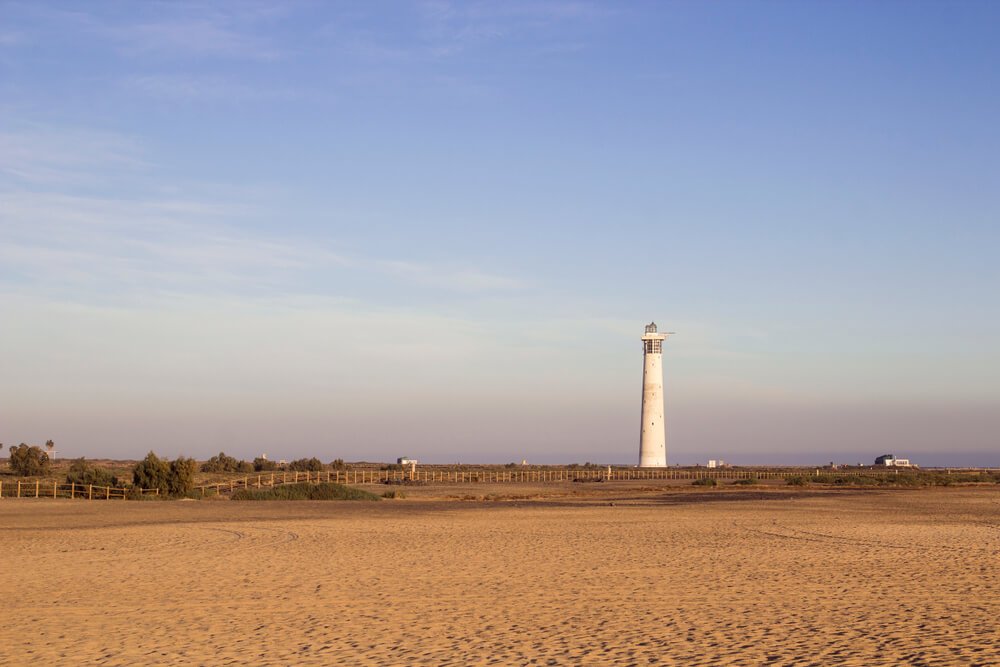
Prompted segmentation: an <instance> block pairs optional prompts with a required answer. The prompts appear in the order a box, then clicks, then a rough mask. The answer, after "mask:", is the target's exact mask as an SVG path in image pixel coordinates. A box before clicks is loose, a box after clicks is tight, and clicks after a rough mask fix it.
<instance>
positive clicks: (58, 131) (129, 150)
mask: <svg viewBox="0 0 1000 667" xmlns="http://www.w3.org/2000/svg"><path fill="white" fill-rule="evenodd" d="M147 166H148V163H147V162H146V161H145V160H144V159H143V158H141V157H140V147H139V143H138V142H137V141H136V140H134V139H132V138H130V137H127V136H124V135H121V134H117V133H112V132H102V131H96V130H78V129H66V128H57V127H43V126H39V125H28V126H26V127H22V129H20V130H17V131H6V132H0V174H2V175H3V176H5V177H7V178H13V179H17V180H19V181H24V182H30V183H35V184H39V183H45V184H71V183H83V182H92V181H93V180H94V179H95V178H97V175H96V173H95V172H96V170H98V169H100V170H107V169H113V170H137V169H144V168H146V167H147Z"/></svg>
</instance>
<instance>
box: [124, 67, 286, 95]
mask: <svg viewBox="0 0 1000 667" xmlns="http://www.w3.org/2000/svg"><path fill="white" fill-rule="evenodd" d="M122 85H123V86H124V87H125V88H126V89H128V90H130V91H132V92H138V93H141V94H143V95H147V96H149V97H153V98H156V99H160V100H171V101H199V102H204V101H210V102H248V101H265V100H271V101H289V100H294V99H298V98H300V97H301V96H302V95H301V93H300V92H298V91H295V90H292V89H290V88H283V89H275V88H267V87H263V86H260V85H249V84H246V83H242V82H240V81H237V80H233V79H230V78H226V77H223V76H205V75H193V74H145V75H140V76H130V77H126V78H125V79H123V81H122Z"/></svg>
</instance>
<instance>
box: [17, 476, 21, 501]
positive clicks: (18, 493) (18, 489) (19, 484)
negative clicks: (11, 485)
mask: <svg viewBox="0 0 1000 667" xmlns="http://www.w3.org/2000/svg"><path fill="white" fill-rule="evenodd" d="M17 497H18V498H20V497H21V480H17Z"/></svg>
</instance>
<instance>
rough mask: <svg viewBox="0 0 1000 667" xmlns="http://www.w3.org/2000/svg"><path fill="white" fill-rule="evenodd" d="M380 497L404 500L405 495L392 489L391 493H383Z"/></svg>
mask: <svg viewBox="0 0 1000 667" xmlns="http://www.w3.org/2000/svg"><path fill="white" fill-rule="evenodd" d="M382 497H383V498H390V499H393V500H397V499H399V498H405V497H406V494H405V493H403V492H402V491H400V490H399V489H393V490H392V491H386V492H385V493H383V494H382Z"/></svg>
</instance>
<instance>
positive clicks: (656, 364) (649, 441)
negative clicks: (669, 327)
mask: <svg viewBox="0 0 1000 667" xmlns="http://www.w3.org/2000/svg"><path fill="white" fill-rule="evenodd" d="M671 333H673V332H672V331H671V332H667V333H657V332H656V322H650V323H649V324H647V325H646V333H645V334H643V336H642V351H643V355H642V357H643V359H642V361H643V364H642V426H641V428H640V430H639V467H640V468H664V467H666V465H667V432H666V429H665V428H664V420H663V341H665V340H666V339H667V336H669V335H670V334H671Z"/></svg>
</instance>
